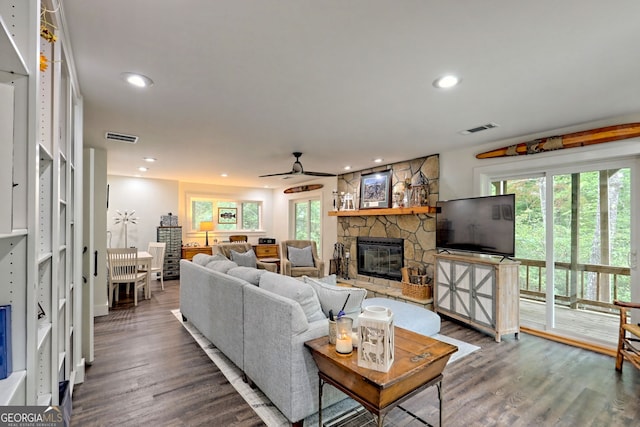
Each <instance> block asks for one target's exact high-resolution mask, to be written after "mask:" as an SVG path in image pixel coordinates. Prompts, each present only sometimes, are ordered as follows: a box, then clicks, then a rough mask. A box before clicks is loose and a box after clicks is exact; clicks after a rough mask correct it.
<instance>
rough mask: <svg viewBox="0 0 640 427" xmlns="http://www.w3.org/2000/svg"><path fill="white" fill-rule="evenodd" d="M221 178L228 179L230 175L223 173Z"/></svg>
mask: <svg viewBox="0 0 640 427" xmlns="http://www.w3.org/2000/svg"><path fill="white" fill-rule="evenodd" d="M220 176H221V177H223V178H226V177H228V176H229V175H227V174H226V173H221V174H220Z"/></svg>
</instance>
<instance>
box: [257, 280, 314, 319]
mask: <svg viewBox="0 0 640 427" xmlns="http://www.w3.org/2000/svg"><path fill="white" fill-rule="evenodd" d="M259 286H260V287H261V288H263V289H264V290H266V291H269V292H273V293H274V294H277V295H280V296H283V297H285V298H289V299H292V300H294V301H296V302H297V303H298V304H300V307H302V311H304V314H305V316H307V320H308V321H309V322H314V321H316V320H322V319H326V316H325V315H324V313H323V312H322V307H321V306H320V301H318V296H317V295H316V293H315V292H314V290H313V288H312V287H311V286H310V285H308V284H306V283H304V282H303V281H301V280H297V279H294V278H293V277H289V276H283V275H281V274H277V273H271V272H270V271H265V272H264V273H263V274H262V276H261V277H260V285H259Z"/></svg>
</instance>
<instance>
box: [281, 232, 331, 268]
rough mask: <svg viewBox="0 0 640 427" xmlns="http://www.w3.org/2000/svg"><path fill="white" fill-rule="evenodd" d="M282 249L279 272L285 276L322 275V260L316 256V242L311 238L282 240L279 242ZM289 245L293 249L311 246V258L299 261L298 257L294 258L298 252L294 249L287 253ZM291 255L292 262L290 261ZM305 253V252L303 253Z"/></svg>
mask: <svg viewBox="0 0 640 427" xmlns="http://www.w3.org/2000/svg"><path fill="white" fill-rule="evenodd" d="M280 246H281V248H282V250H281V251H280V272H281V273H282V274H284V275H285V276H293V277H298V276H311V277H323V276H324V261H323V260H321V259H320V257H318V249H317V247H316V242H314V241H313V240H284V241H282V242H280ZM289 247H292V248H295V249H305V248H307V247H311V260H308V258H305V260H306V261H308V262H301V260H300V258H299V257H298V259H296V255H298V254H299V252H297V251H295V252H294V253H292V254H289ZM292 255H293V258H294V259H293V262H292V259H291V258H292ZM305 255H307V254H305Z"/></svg>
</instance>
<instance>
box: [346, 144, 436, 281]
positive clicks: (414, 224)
mask: <svg viewBox="0 0 640 427" xmlns="http://www.w3.org/2000/svg"><path fill="white" fill-rule="evenodd" d="M388 169H392V170H393V174H392V182H391V185H392V194H393V193H403V191H404V184H403V182H404V181H405V180H406V179H410V180H412V182H416V178H417V177H419V176H420V172H422V174H423V175H424V176H425V177H426V178H427V179H428V182H429V206H435V204H436V201H438V194H439V179H440V162H439V156H438V155H432V156H427V157H421V158H418V159H414V160H409V161H405V162H399V163H394V164H391V165H387V166H380V167H377V168H373V169H365V170H362V171H358V172H352V173H348V174H344V175H340V176H339V177H338V189H337V190H338V192H345V193H346V192H351V193H353V192H354V191H358V190H359V188H360V177H361V176H362V175H366V174H369V173H372V172H380V171H385V170H388ZM392 198H393V197H392ZM358 203H359V196H357V199H356V209H357V208H358ZM358 236H363V237H392V238H401V239H404V266H405V267H418V268H422V269H424V270H425V271H426V272H427V275H428V276H429V277H431V278H433V268H434V260H433V255H434V254H435V252H436V246H435V245H436V220H435V214H413V215H363V216H345V217H338V236H337V242H338V243H342V244H344V245H345V250H347V251H349V252H350V253H351V263H350V264H349V277H351V278H357V279H358V280H364V281H370V282H373V283H379V284H384V285H387V286H393V287H401V284H400V283H398V282H392V281H389V280H385V279H379V278H373V277H368V276H358V274H357V273H358V270H357V264H356V262H357V244H356V237H358Z"/></svg>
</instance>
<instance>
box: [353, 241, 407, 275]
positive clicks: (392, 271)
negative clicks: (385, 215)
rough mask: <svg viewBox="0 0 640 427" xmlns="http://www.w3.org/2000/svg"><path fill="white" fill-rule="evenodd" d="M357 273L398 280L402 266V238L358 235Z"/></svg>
mask: <svg viewBox="0 0 640 427" xmlns="http://www.w3.org/2000/svg"><path fill="white" fill-rule="evenodd" d="M357 245H358V252H357V254H358V256H357V257H356V259H357V268H358V274H359V275H361V274H362V275H365V276H373V277H380V278H382V279H389V280H395V281H398V282H399V281H400V280H401V279H402V272H401V271H400V269H401V268H402V267H403V266H404V240H403V239H394V238H388V237H358V238H357Z"/></svg>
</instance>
